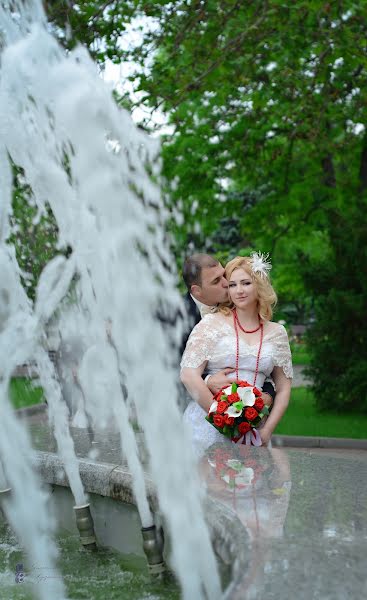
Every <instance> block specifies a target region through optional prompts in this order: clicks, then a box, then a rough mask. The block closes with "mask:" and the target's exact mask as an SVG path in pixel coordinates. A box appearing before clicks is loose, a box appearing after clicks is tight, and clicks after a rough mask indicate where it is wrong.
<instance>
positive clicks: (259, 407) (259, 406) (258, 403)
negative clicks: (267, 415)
mask: <svg viewBox="0 0 367 600" xmlns="http://www.w3.org/2000/svg"><path fill="white" fill-rule="evenodd" d="M254 408H256V410H258V411H259V412H261V411H262V409H263V408H264V402H263V401H262V400H261V398H256V400H255V404H254Z"/></svg>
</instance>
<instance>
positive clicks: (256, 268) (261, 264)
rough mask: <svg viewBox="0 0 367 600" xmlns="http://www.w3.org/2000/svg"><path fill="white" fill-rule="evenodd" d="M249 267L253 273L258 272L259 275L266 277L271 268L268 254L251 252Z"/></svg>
mask: <svg viewBox="0 0 367 600" xmlns="http://www.w3.org/2000/svg"><path fill="white" fill-rule="evenodd" d="M251 267H252V270H253V272H254V273H260V275H261V277H268V275H269V271H270V269H271V262H270V260H269V254H263V253H262V252H253V253H252V254H251Z"/></svg>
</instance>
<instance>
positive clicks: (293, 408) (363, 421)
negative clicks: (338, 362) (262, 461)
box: [274, 388, 367, 439]
mask: <svg viewBox="0 0 367 600" xmlns="http://www.w3.org/2000/svg"><path fill="white" fill-rule="evenodd" d="M274 433H278V434H282V435H312V436H316V437H339V438H355V439H366V438H367V415H360V414H335V413H319V412H318V411H317V407H316V403H315V398H314V395H313V393H312V392H311V390H309V389H307V388H294V389H292V395H291V400H290V403H289V407H288V409H287V412H286V413H285V415H284V416H283V418H282V420H281V422H280V423H279V425H278V427H277V428H276V430H275V432H274Z"/></svg>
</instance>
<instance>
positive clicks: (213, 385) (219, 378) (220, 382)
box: [207, 367, 236, 395]
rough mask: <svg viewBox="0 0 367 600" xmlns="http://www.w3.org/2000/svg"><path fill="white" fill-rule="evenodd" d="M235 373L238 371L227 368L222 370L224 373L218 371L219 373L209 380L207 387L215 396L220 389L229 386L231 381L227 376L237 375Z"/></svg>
mask: <svg viewBox="0 0 367 600" xmlns="http://www.w3.org/2000/svg"><path fill="white" fill-rule="evenodd" d="M235 371H236V369H232V368H231V367H227V368H226V369H222V371H218V373H215V374H214V375H210V377H209V379H208V380H207V386H208V388H209V389H210V391H211V393H212V394H213V395H215V394H216V393H217V392H219V390H220V389H222V387H224V386H226V385H229V384H230V380H229V379H228V377H227V375H229V374H230V373H235Z"/></svg>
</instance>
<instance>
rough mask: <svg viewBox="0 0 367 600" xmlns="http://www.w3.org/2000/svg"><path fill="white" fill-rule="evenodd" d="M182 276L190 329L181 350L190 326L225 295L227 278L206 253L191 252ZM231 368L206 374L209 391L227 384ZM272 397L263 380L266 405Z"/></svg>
mask: <svg viewBox="0 0 367 600" xmlns="http://www.w3.org/2000/svg"><path fill="white" fill-rule="evenodd" d="M182 276H183V279H184V281H185V284H186V287H187V290H188V292H187V294H186V295H185V298H184V300H185V304H186V309H187V313H188V316H189V318H190V330H188V331H186V334H185V336H184V339H183V344H182V346H183V347H182V351H183V350H184V348H185V345H186V342H187V338H188V337H189V335H190V331H191V329H192V328H193V327H194V325H196V324H197V323H198V322H199V321H200V319H201V318H202V317H203V316H204V315H205V314H207V313H208V312H212V311H213V309H215V308H216V306H217V304H219V303H220V302H225V301H226V300H227V299H228V282H227V280H226V278H225V277H224V269H223V267H222V265H221V264H220V262H218V261H217V260H216V259H215V258H213V257H212V256H210V255H209V254H193V255H192V256H189V257H188V258H186V260H185V262H184V265H183V269H182ZM234 372H235V369H233V368H230V367H228V368H226V369H223V370H222V371H219V372H218V373H215V374H214V375H207V376H206V378H205V383H206V384H207V386H208V388H209V389H210V391H211V392H212V393H213V394H216V393H217V392H218V391H219V390H220V389H221V388H222V387H224V386H225V385H227V384H228V379H227V375H228V374H229V373H234ZM274 398H275V390H274V386H273V385H272V384H271V383H270V382H269V381H265V383H264V386H263V394H262V399H263V401H264V403H265V404H266V405H267V406H271V404H272V402H273V401H274Z"/></svg>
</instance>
